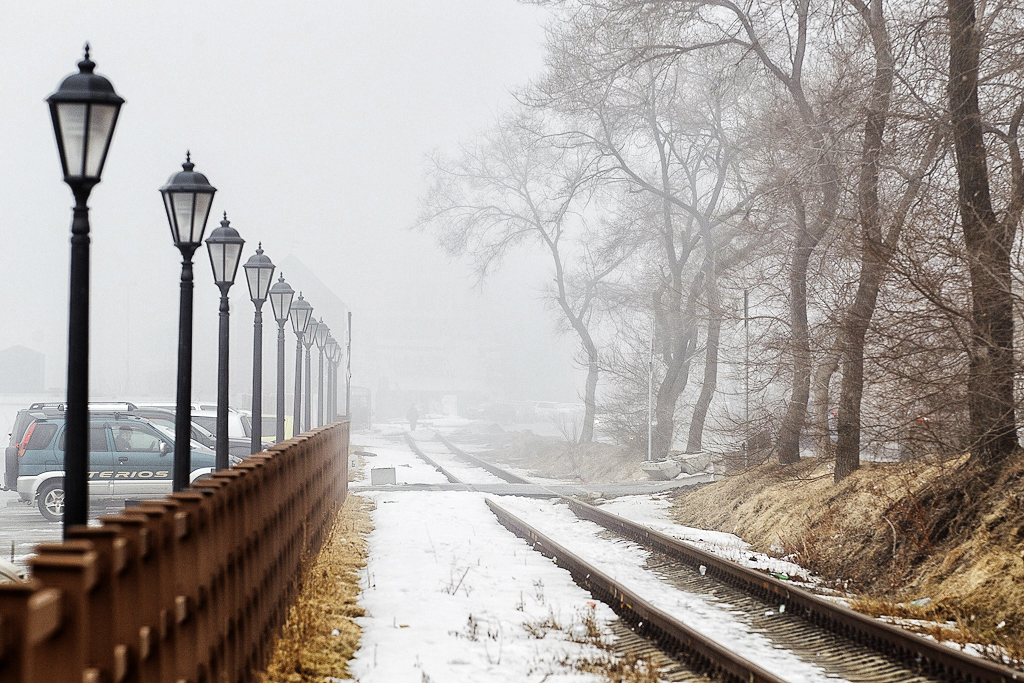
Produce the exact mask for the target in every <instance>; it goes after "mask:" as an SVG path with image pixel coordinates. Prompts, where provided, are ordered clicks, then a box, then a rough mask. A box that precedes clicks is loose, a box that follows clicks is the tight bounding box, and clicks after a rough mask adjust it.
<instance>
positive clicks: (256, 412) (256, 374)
mask: <svg viewBox="0 0 1024 683" xmlns="http://www.w3.org/2000/svg"><path fill="white" fill-rule="evenodd" d="M244 268H245V279H246V282H248V283H249V298H250V299H252V303H253V305H254V306H255V307H256V317H255V319H254V320H253V331H252V426H251V428H250V433H251V439H250V443H249V450H251V451H252V452H253V453H259V452H260V451H262V450H263V302H264V301H266V300H267V292H268V291H269V290H270V282H271V280H272V279H273V277H274V264H273V263H271V261H270V257H268V256H266V255H265V254H264V253H263V243H262V242H260V243H259V246H258V247H256V253H255V254H253V255H252V256H250V257H249V260H248V261H246V262H245V266H244Z"/></svg>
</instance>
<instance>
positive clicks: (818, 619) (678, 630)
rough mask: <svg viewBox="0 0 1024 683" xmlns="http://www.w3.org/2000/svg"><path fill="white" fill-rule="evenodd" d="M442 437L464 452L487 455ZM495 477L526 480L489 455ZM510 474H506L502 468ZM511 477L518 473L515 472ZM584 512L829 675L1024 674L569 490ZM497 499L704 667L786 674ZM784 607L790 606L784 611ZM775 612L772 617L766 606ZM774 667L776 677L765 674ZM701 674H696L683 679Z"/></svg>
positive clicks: (533, 534)
mask: <svg viewBox="0 0 1024 683" xmlns="http://www.w3.org/2000/svg"><path fill="white" fill-rule="evenodd" d="M438 437H439V439H440V440H441V441H442V442H443V443H444V444H445V445H446V446H447V447H448V449H449V450H451V451H452V453H453V454H455V455H456V456H459V457H462V459H464V460H466V461H468V462H471V463H473V464H477V463H476V462H473V461H474V460H475V461H479V462H481V463H483V462H485V461H482V460H480V458H476V457H475V456H470V455H469V454H468V453H464V452H462V451H461V449H458V448H457V447H456V446H455V445H454V444H452V443H451V442H450V441H448V440H447V439H445V438H443V437H441V436H440V435H438ZM407 440H408V442H409V445H410V447H412V449H413V450H414V451H415V452H416V453H417V455H419V456H420V457H421V458H423V459H424V460H425V461H427V462H428V463H430V464H432V465H433V466H434V467H436V468H437V469H438V470H439V471H441V472H442V473H444V474H445V476H446V477H448V478H449V481H452V482H453V483H463V482H460V481H459V480H458V478H456V477H454V476H453V475H451V473H450V472H448V471H447V470H445V469H444V468H442V467H441V466H440V465H439V464H437V463H436V462H434V461H433V460H432V459H431V458H430V457H429V456H428V455H426V454H425V453H423V452H422V450H421V449H419V448H418V446H417V445H416V443H415V441H414V440H413V439H411V438H410V437H408V436H407ZM486 464H487V465H488V466H489V467H487V468H484V469H487V470H488V471H490V472H491V473H492V474H495V475H496V476H502V474H498V472H502V473H504V474H505V475H509V476H511V477H516V478H517V479H519V480H521V481H527V480H525V479H523V478H522V477H519V476H518V475H514V474H512V473H510V472H505V471H504V470H502V469H501V468H500V467H497V466H495V465H492V464H491V463H486ZM502 478H505V477H502ZM506 481H510V480H509V479H506ZM563 500H564V501H565V502H566V504H567V505H568V507H569V509H570V510H571V511H572V512H573V513H574V514H575V515H576V516H577V517H580V518H581V519H586V520H589V521H591V522H594V523H596V524H599V525H600V526H602V527H603V528H604V529H605V530H607V532H609V533H611V534H614V535H615V536H617V537H622V538H626V539H629V540H631V541H633V542H635V543H637V544H639V545H641V546H644V547H645V548H647V549H648V550H650V551H651V553H652V554H651V557H650V559H649V560H648V562H647V568H648V569H649V570H651V571H653V572H655V573H656V574H658V575H659V576H660V577H661V578H662V579H663V580H665V581H666V582H668V583H669V584H670V585H673V586H675V587H676V588H679V589H680V590H684V591H687V592H691V593H704V594H712V595H714V596H715V599H716V600H720V601H722V602H725V603H727V604H728V605H729V607H730V609H734V610H737V611H739V612H741V613H744V614H746V615H747V619H748V620H749V622H750V624H751V627H752V629H753V630H758V631H763V632H766V634H767V635H768V636H769V638H770V639H771V640H772V642H773V643H775V644H776V645H777V646H778V647H782V648H786V649H789V650H792V651H794V652H795V653H797V654H798V655H799V656H801V657H803V658H804V659H809V660H810V661H813V662H815V663H816V664H819V665H820V666H822V668H823V669H825V670H826V671H827V672H828V673H829V674H830V675H833V676H837V677H842V678H846V679H847V680H854V681H879V682H888V681H893V682H896V681H901V682H908V683H909V682H918V681H922V682H923V681H963V682H965V683H1010V682H1011V681H1024V673H1019V672H1016V671H1013V670H1012V669H1009V668H1007V667H1003V666H1000V665H998V664H995V663H993V662H989V661H987V660H983V659H979V658H977V657H972V656H970V655H967V654H964V653H962V652H959V651H957V650H953V649H950V648H947V647H945V646H943V645H940V644H937V643H935V642H933V641H930V640H926V639H925V638H923V637H920V636H917V635H915V634H913V633H910V632H908V631H905V630H903V629H901V628H898V627H895V626H891V625H889V624H885V623H882V622H879V621H877V620H875V619H872V618H870V617H867V616H865V615H863V614H860V613H859V612H854V611H853V610H850V609H848V608H846V607H843V606H841V605H837V604H835V603H832V602H829V601H828V600H825V599H823V598H821V597H818V596H816V595H814V594H812V593H810V592H808V591H805V590H802V589H800V588H797V587H795V586H793V585H791V584H790V583H788V582H785V581H780V580H778V579H775V578H774V577H771V576H768V575H766V574H764V573H761V572H758V571H754V570H752V569H748V568H746V567H742V566H740V565H738V564H736V563H734V562H731V561H729V560H725V559H723V558H720V557H718V556H716V555H714V554H712V553H708V552H706V551H704V550H701V549H700V548H697V547H695V546H693V545H691V544H688V543H686V542H684V541H679V540H677V539H675V538H672V537H670V536H668V535H665V534H662V533H660V532H657V531H655V530H653V529H650V528H648V527H646V526H643V525H641V524H637V523H635V522H632V521H629V520H627V519H624V518H622V517H619V516H618V515H614V514H612V513H609V512H606V511H604V510H601V509H600V508H597V507H594V506H592V505H588V504H586V503H583V502H581V501H578V500H575V499H572V498H563ZM487 504H488V506H489V507H490V509H491V510H492V511H493V512H494V514H495V515H496V516H497V517H498V519H499V521H501V523H502V524H503V525H504V526H506V528H508V529H510V530H511V531H513V533H516V534H517V535H519V536H521V537H522V538H524V539H526V540H527V541H528V542H530V543H531V544H532V545H533V546H534V547H535V548H536V549H537V550H539V551H540V552H542V553H544V554H546V555H549V556H551V557H553V558H554V559H555V560H556V562H558V564H559V565H561V566H563V567H565V568H566V569H568V570H569V571H570V572H571V573H572V575H573V577H574V578H575V579H576V581H577V583H579V584H580V585H581V586H583V587H585V588H587V589H589V590H591V592H592V593H593V594H594V595H595V597H598V598H599V599H601V600H603V601H604V602H606V603H608V604H609V605H610V606H611V607H612V608H613V609H615V610H616V612H617V613H619V615H620V617H621V618H622V619H623V620H625V621H626V622H628V623H630V624H632V625H633V627H634V629H635V630H636V631H638V632H639V633H641V634H642V635H644V636H645V637H648V638H650V639H652V640H654V641H655V642H657V643H659V645H660V646H661V648H662V649H663V650H664V651H665V652H666V653H667V654H670V655H672V656H675V657H678V658H679V659H681V660H683V661H685V662H686V664H687V665H688V666H689V667H691V668H693V669H695V670H696V671H699V672H704V673H707V674H709V675H711V676H712V677H715V678H719V679H723V678H724V679H726V680H744V681H774V680H782V679H778V678H775V677H772V676H773V675H772V674H771V673H769V672H766V671H764V670H762V669H759V668H758V667H757V666H756V665H754V664H752V663H751V662H748V661H746V660H744V659H742V658H741V657H738V656H737V655H735V654H734V653H732V652H730V651H728V650H726V649H725V648H722V647H721V646H719V645H717V644H715V643H714V642H713V641H710V640H708V639H706V638H705V637H704V636H702V635H701V634H699V633H697V632H695V631H693V630H692V629H689V628H688V627H686V626H685V625H684V624H682V623H681V622H678V621H677V620H675V619H673V618H672V617H671V616H669V615H667V614H666V613H664V612H661V611H659V610H658V609H657V608H656V607H655V606H653V605H651V604H650V603H647V602H645V601H644V600H642V599H641V598H640V597H639V596H638V595H636V594H635V593H633V592H631V591H630V590H629V589H628V588H627V587H626V586H622V585H620V584H618V583H617V582H615V581H614V580H612V579H611V578H610V577H608V576H607V575H605V574H604V573H602V572H600V570H598V569H597V568H596V567H594V566H592V565H590V564H588V563H586V562H585V561H583V560H582V559H581V558H579V557H578V556H577V555H575V554H573V553H572V552H570V551H569V550H568V549H567V548H564V547H562V546H560V545H558V544H557V543H555V542H554V541H553V540H551V539H550V538H548V537H546V536H544V535H543V534H542V533H541V532H539V531H538V530H536V529H534V528H532V527H530V526H529V525H528V524H526V523H525V522H523V521H522V520H519V519H518V518H516V517H515V516H514V515H512V514H511V513H509V512H508V511H506V510H504V509H503V508H501V507H500V506H499V505H498V504H497V503H494V502H493V501H491V500H488V501H487ZM780 608H781V611H780ZM766 613H770V614H772V616H771V618H770V619H765V614H766ZM764 676H768V677H764ZM679 680H692V679H686V678H683V679H679Z"/></svg>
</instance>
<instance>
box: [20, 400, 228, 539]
mask: <svg viewBox="0 0 1024 683" xmlns="http://www.w3.org/2000/svg"><path fill="white" fill-rule="evenodd" d="M31 414H32V416H33V418H34V419H33V421H32V423H31V424H29V425H28V428H27V429H26V430H25V434H24V436H23V437H22V439H21V441H20V443H19V446H18V453H17V458H18V468H17V470H18V476H17V490H18V496H19V497H20V498H21V499H22V500H23V501H25V502H28V503H35V504H36V505H37V506H38V507H39V512H40V514H42V515H43V517H45V518H46V519H47V520H49V521H51V522H55V521H59V520H60V519H62V518H63V515H64V471H63V467H64V445H65V423H64V415H63V413H61V414H60V415H53V414H47V413H45V412H42V411H40V412H35V413H31ZM173 453H174V434H173V431H172V430H170V429H167V428H166V427H165V428H160V427H158V426H156V425H153V424H151V423H150V422H148V421H147V420H145V419H143V418H141V417H138V416H136V415H133V414H132V413H131V412H130V411H110V412H108V411H91V412H90V413H89V483H88V486H89V497H90V499H92V500H94V501H97V502H107V501H123V500H126V499H142V498H159V497H162V496H165V495H167V494H169V493H170V492H171V481H172V471H173V462H174V459H173V455H172V454H173ZM191 454H192V455H191V465H192V472H191V474H190V478H189V481H195V480H196V479H197V478H199V477H201V476H204V475H206V474H209V473H210V472H211V471H213V467H214V464H215V463H214V454H213V451H211V450H209V449H208V448H205V447H202V446H199V447H198V448H193V449H192V450H191Z"/></svg>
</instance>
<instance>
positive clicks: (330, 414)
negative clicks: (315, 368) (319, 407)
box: [325, 335, 338, 423]
mask: <svg viewBox="0 0 1024 683" xmlns="http://www.w3.org/2000/svg"><path fill="white" fill-rule="evenodd" d="M325 348H326V351H327V410H326V413H327V421H328V422H329V423H330V422H334V418H335V417H336V416H337V412H336V410H335V405H334V394H335V389H334V382H335V379H336V377H337V373H336V369H337V365H336V362H337V353H338V342H337V341H335V339H334V337H332V336H330V335H327V342H326V343H325Z"/></svg>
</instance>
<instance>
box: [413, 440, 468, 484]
mask: <svg viewBox="0 0 1024 683" xmlns="http://www.w3.org/2000/svg"><path fill="white" fill-rule="evenodd" d="M405 442H406V443H407V444H409V448H411V449H412V452H413V453H415V454H416V455H417V456H418V457H419V458H420V459H421V460H423V461H424V462H425V463H427V464H428V465H430V466H431V467H433V468H434V469H435V470H437V471H438V472H440V473H441V474H443V475H444V476H445V477H446V478H447V479H448V481H449V482H451V483H452V484H466V482H464V481H462V480H461V479H459V478H458V477H456V476H455V475H454V474H452V473H451V472H449V471H448V470H446V469H445V468H443V467H441V465H440V464H438V462H437V461H436V460H434V459H433V458H431V457H430V456H429V455H427V454H426V453H424V452H423V450H422V449H421V448H420V447H419V444H417V443H416V439H414V438H412V436H411V435H410V434H409V433H408V432H406V433H405ZM466 485H467V486H468V484H466Z"/></svg>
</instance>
